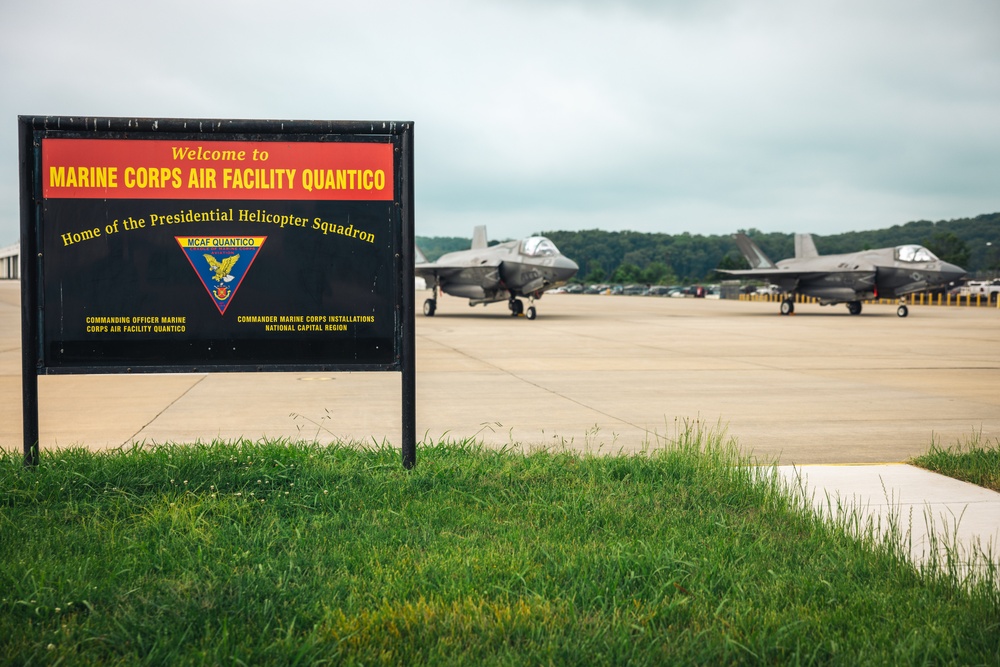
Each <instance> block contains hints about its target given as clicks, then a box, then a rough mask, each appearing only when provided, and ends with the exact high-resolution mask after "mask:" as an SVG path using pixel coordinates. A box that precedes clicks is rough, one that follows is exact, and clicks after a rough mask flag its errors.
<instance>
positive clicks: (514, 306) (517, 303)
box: [507, 297, 538, 320]
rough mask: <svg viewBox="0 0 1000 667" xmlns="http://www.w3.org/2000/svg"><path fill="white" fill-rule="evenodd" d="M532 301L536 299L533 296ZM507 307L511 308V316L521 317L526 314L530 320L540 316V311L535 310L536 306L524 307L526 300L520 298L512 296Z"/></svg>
mask: <svg viewBox="0 0 1000 667" xmlns="http://www.w3.org/2000/svg"><path fill="white" fill-rule="evenodd" d="M531 301H534V299H533V298H532V299H531ZM507 307H508V308H510V315H511V317H519V316H521V315H524V316H525V317H527V318H528V319H529V320H533V319H535V318H536V317H538V311H537V310H535V307H534V306H528V309H527V310H525V309H524V302H523V301H521V300H520V299H518V298H515V297H511V298H510V301H508V302H507Z"/></svg>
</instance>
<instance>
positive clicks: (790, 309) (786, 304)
mask: <svg viewBox="0 0 1000 667" xmlns="http://www.w3.org/2000/svg"><path fill="white" fill-rule="evenodd" d="M794 312H795V302H794V301H792V300H791V299H785V300H784V301H782V302H781V314H782V315H791V314H792V313H794Z"/></svg>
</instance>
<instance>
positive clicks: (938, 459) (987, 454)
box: [910, 433, 1000, 491]
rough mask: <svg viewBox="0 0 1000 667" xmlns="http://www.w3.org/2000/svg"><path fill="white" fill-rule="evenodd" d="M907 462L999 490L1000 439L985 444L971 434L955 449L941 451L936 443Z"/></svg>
mask: <svg viewBox="0 0 1000 667" xmlns="http://www.w3.org/2000/svg"><path fill="white" fill-rule="evenodd" d="M910 463H912V464H913V465H915V466H920V467H921V468H926V469H927V470H933V471H934V472H939V473H941V474H942V475H947V476H948V477H954V478H955V479H960V480H962V481H963V482H971V483H972V484H977V485H979V486H982V487H984V488H987V489H992V490H993V491H1000V439H997V440H996V441H994V442H993V443H992V444H990V443H989V441H987V442H985V443H984V442H983V441H982V434H981V433H976V434H974V435H973V436H972V437H970V438H969V439H968V440H967V441H966V442H964V443H958V444H956V445H955V446H954V447H947V448H942V447H941V446H940V445H938V444H937V443H932V444H931V449H930V451H928V452H927V453H926V454H924V455H923V456H918V457H916V458H915V459H913V460H912V461H910Z"/></svg>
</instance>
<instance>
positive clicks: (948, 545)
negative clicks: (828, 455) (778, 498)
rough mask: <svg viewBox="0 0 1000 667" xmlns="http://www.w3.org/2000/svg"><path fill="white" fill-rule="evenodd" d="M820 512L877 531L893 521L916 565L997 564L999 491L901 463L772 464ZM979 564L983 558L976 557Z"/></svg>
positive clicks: (999, 514) (888, 527)
mask: <svg viewBox="0 0 1000 667" xmlns="http://www.w3.org/2000/svg"><path fill="white" fill-rule="evenodd" d="M778 472H779V474H780V475H781V476H782V477H783V478H784V480H785V481H786V482H787V483H788V484H789V486H790V487H791V488H793V489H801V490H802V491H803V493H804V494H805V497H806V498H809V499H811V501H812V504H813V507H815V508H816V510H817V511H818V512H820V513H821V514H823V515H824V516H836V515H838V514H846V515H847V516H850V515H851V513H856V516H858V517H859V518H860V520H861V524H862V525H864V524H865V522H867V521H871V522H872V525H873V526H875V527H876V528H879V529H880V530H881V531H882V532H884V531H887V530H890V528H891V527H892V526H895V527H896V528H897V529H898V530H899V531H900V533H901V534H902V535H903V536H904V539H906V540H907V541H908V542H909V548H910V557H911V559H912V560H913V561H914V562H915V563H927V562H929V561H931V560H934V559H937V561H938V562H945V561H946V559H947V557H948V555H949V551H950V556H951V557H952V558H953V559H955V560H956V565H960V571H963V570H964V568H966V567H968V566H969V565H970V562H973V561H975V559H978V558H982V557H985V558H988V559H990V560H992V562H993V563H996V564H997V565H1000V493H996V492H995V491H990V490H989V489H984V488H981V487H979V486H976V485H974V484H968V483H966V482H961V481H958V480H955V479H952V478H950V477H945V476H944V475H939V474H937V473H934V472H930V471H927V470H923V469H921V468H917V467H915V466H911V465H906V464H886V465H861V466H852V465H835V466H824V465H807V466H779V467H778ZM978 564H979V565H980V566H982V565H983V561H981V560H980V561H979V562H978Z"/></svg>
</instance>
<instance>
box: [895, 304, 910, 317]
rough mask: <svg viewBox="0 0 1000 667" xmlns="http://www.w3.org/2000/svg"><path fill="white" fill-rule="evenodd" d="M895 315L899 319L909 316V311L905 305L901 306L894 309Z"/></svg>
mask: <svg viewBox="0 0 1000 667" xmlns="http://www.w3.org/2000/svg"><path fill="white" fill-rule="evenodd" d="M896 314H897V315H899V316H900V317H906V316H907V315H909V314H910V309H909V308H907V307H906V305H902V306H900V307H899V308H897V309H896Z"/></svg>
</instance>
